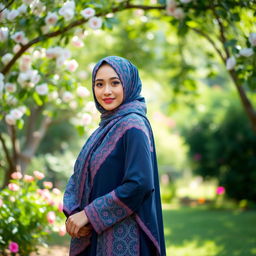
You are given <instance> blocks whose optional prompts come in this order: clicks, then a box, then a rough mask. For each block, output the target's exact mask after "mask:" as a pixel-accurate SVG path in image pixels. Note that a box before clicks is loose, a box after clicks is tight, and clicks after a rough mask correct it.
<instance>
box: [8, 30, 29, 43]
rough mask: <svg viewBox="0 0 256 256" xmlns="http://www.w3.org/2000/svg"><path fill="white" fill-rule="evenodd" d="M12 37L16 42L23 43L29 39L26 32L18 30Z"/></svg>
mask: <svg viewBox="0 0 256 256" xmlns="http://www.w3.org/2000/svg"><path fill="white" fill-rule="evenodd" d="M11 38H12V39H13V40H14V41H15V42H16V43H21V44H26V43H27V41H28V39H27V38H26V37H25V34H24V32H23V31H18V32H16V33H15V34H13V35H12V36H11Z"/></svg>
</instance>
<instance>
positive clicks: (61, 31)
mask: <svg viewBox="0 0 256 256" xmlns="http://www.w3.org/2000/svg"><path fill="white" fill-rule="evenodd" d="M126 9H143V10H161V9H165V6H146V5H131V4H129V1H128V2H127V3H126V5H124V7H123V6H121V7H114V8H113V9H112V10H111V12H102V13H98V14H97V15H96V16H105V15H107V14H108V13H115V12H119V11H123V10H126ZM87 21H88V19H84V18H81V19H79V20H77V21H74V22H72V23H70V24H69V25H67V26H66V27H64V28H61V29H58V30H56V31H54V32H50V33H47V34H45V35H42V36H38V37H36V38H34V39H32V40H31V41H29V42H28V43H27V44H25V45H22V46H21V49H20V50H19V51H18V52H17V53H16V54H15V55H14V56H13V58H12V59H11V61H10V62H9V63H8V64H7V65H6V66H5V67H4V68H3V69H2V71H1V73H2V74H3V75H6V74H7V73H8V72H9V70H10V69H11V67H12V66H13V65H14V63H15V62H16V60H17V59H18V58H20V56H21V55H22V54H23V53H24V52H25V51H26V50H27V49H29V48H30V47H31V46H32V45H34V44H36V43H38V42H42V41H45V40H47V39H49V38H52V37H56V36H58V35H61V34H64V33H66V32H67V31H69V30H71V29H72V28H75V27H77V26H80V25H82V24H84V23H85V22H87Z"/></svg>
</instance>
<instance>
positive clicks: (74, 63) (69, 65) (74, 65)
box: [66, 60, 78, 72]
mask: <svg viewBox="0 0 256 256" xmlns="http://www.w3.org/2000/svg"><path fill="white" fill-rule="evenodd" d="M66 66H67V69H68V70H69V71H70V72H74V71H76V69H77V68H78V63H77V61H76V60H69V61H67V62H66Z"/></svg>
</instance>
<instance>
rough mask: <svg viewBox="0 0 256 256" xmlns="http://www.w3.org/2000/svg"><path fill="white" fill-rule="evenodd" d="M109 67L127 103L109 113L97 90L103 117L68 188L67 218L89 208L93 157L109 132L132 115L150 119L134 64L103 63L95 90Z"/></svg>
mask: <svg viewBox="0 0 256 256" xmlns="http://www.w3.org/2000/svg"><path fill="white" fill-rule="evenodd" d="M105 63H106V64H109V65H110V66H111V67H112V68H113V69H114V70H115V72H116V73H117V75H118V77H119V79H120V81H121V83H122V86H123V90H124V100H123V102H122V104H121V105H119V106H118V107H117V108H116V109H114V110H111V111H107V110H105V109H104V108H103V107H102V106H101V105H100V104H99V103H98V102H97V100H96V97H95V94H94V90H93V96H94V100H95V104H96V107H97V109H98V110H99V111H100V113H101V122H100V124H99V127H98V128H97V129H96V130H95V131H94V133H93V134H92V135H91V136H90V137H89V139H88V140H87V142H86V143H85V145H84V146H83V148H82V150H81V152H80V153H79V155H78V158H77V160H76V162H75V166H74V173H73V175H72V176H71V177H70V179H69V181H68V184H67V186H66V190H65V193H64V200H63V201H64V209H63V211H64V213H65V215H66V216H67V217H68V216H69V215H72V214H74V213H75V212H78V211H81V210H82V209H83V208H84V207H85V206H86V205H88V204H89V195H90V192H91V189H92V187H93V177H92V175H90V173H89V165H90V159H91V155H92V153H93V152H94V151H95V149H96V148H97V146H98V145H100V144H101V146H102V143H103V139H104V138H105V136H106V135H107V134H108V132H109V131H110V130H111V131H113V130H114V129H115V126H117V124H118V121H119V120H120V119H121V118H122V117H124V116H126V115H128V114H130V113H137V114H138V115H141V116H143V117H145V118H146V104H145V99H144V98H143V97H142V96H141V95H140V93H141V87H142V84H141V80H140V77H139V73H138V69H137V68H136V67H135V66H134V65H133V64H132V63H131V62H130V61H128V60H126V59H124V58H122V57H118V56H109V57H106V58H103V59H101V60H100V61H99V62H98V63H97V64H96V65H95V67H94V69H93V73H92V86H94V82H95V78H96V74H97V71H98V70H99V68H100V67H101V65H103V64H105ZM105 144H106V145H103V150H104V147H106V148H107V147H108V145H107V143H105Z"/></svg>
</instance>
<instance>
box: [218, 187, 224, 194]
mask: <svg viewBox="0 0 256 256" xmlns="http://www.w3.org/2000/svg"><path fill="white" fill-rule="evenodd" d="M216 193H217V194H218V195H222V194H224V193H225V188H224V187H221V186H220V187H217V189H216Z"/></svg>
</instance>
